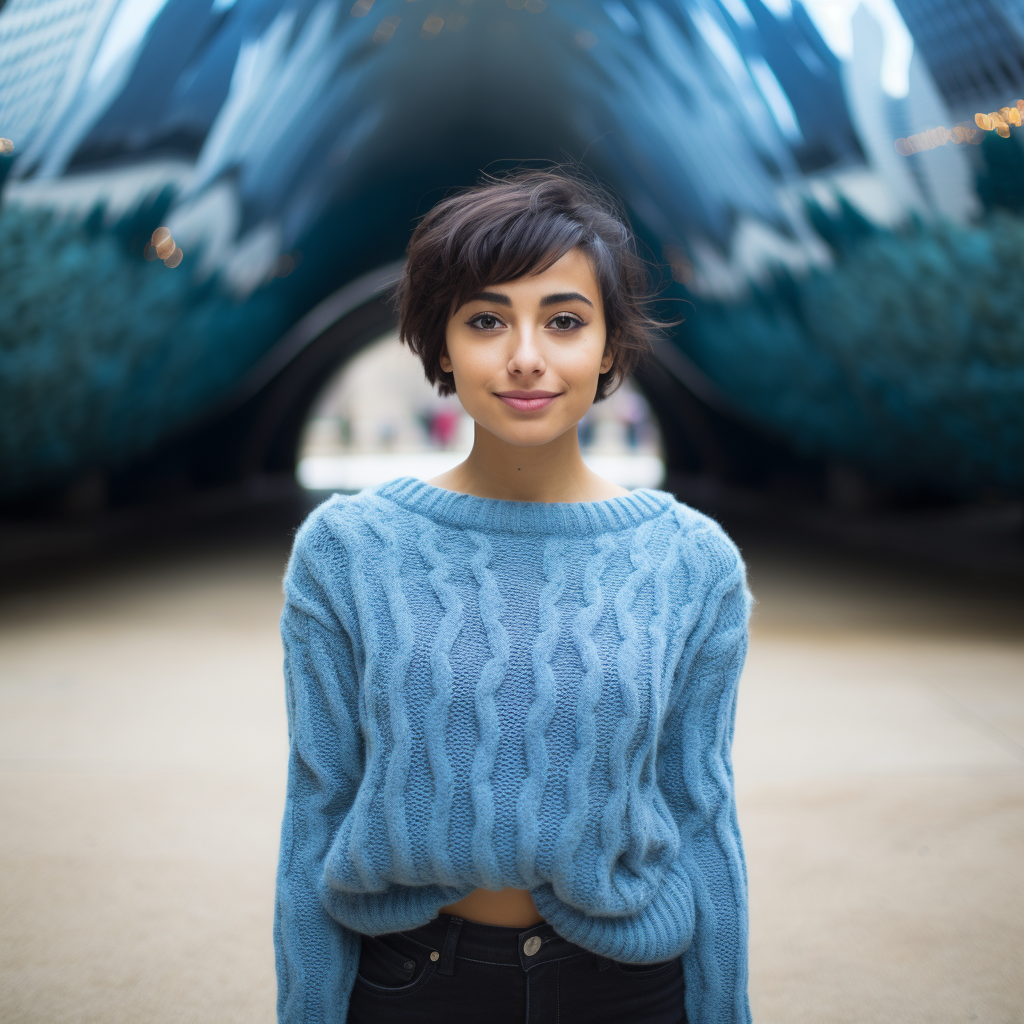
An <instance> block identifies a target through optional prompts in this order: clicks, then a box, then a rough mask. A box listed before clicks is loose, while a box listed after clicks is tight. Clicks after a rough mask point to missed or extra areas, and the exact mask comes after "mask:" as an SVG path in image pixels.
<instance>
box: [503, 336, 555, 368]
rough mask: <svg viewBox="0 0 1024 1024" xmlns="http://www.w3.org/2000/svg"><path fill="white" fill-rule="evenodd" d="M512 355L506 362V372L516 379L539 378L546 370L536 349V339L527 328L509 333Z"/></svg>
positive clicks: (542, 358)
mask: <svg viewBox="0 0 1024 1024" xmlns="http://www.w3.org/2000/svg"><path fill="white" fill-rule="evenodd" d="M510 334H511V339H510V340H511V341H512V354H511V356H510V357H509V361H508V372H509V373H510V374H512V375H513V376H516V377H526V376H537V377H539V376H540V375H541V374H543V373H544V370H545V369H546V367H545V365H544V357H543V356H542V355H541V353H540V349H539V348H538V347H537V339H536V338H535V337H534V333H533V329H532V328H531V327H529V326H524V327H520V328H518V329H517V330H515V331H512V332H510Z"/></svg>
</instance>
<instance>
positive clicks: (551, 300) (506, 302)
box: [468, 292, 594, 309]
mask: <svg viewBox="0 0 1024 1024" xmlns="http://www.w3.org/2000/svg"><path fill="white" fill-rule="evenodd" d="M576 299H578V300H579V301H580V302H585V303H586V304H587V305H588V306H590V308H591V309H593V308H594V304H593V303H592V302H591V301H590V299H588V298H587V297H586V295H581V294H580V293H579V292H559V293H558V294H557V295H545V296H544V298H543V299H541V300H540V304H541V305H542V306H558V305H560V304H561V303H563V302H572V301H573V300H576ZM468 301H469V302H478V301H479V302H493V303H495V304H496V305H498V306H511V305H512V300H511V299H510V298H509V297H508V296H507V295H504V294H502V293H501V292H477V293H476V295H471V296H470V297H469V300H468Z"/></svg>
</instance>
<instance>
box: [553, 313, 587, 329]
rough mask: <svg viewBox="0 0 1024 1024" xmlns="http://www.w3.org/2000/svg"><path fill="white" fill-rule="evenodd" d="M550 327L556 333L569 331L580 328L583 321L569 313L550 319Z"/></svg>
mask: <svg viewBox="0 0 1024 1024" xmlns="http://www.w3.org/2000/svg"><path fill="white" fill-rule="evenodd" d="M551 326H552V327H554V328H555V330H558V331H571V330H572V329H573V328H574V327H582V326H583V321H582V320H581V319H580V318H579V317H578V316H573V315H572V314H571V313H559V314H558V316H556V317H554V318H553V319H552V321H551Z"/></svg>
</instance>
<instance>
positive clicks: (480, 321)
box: [469, 313, 501, 331]
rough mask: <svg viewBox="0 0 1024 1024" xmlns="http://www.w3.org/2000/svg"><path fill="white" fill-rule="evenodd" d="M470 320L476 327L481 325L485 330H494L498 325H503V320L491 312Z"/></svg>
mask: <svg viewBox="0 0 1024 1024" xmlns="http://www.w3.org/2000/svg"><path fill="white" fill-rule="evenodd" d="M469 322H470V323H471V324H472V325H473V326H474V327H479V328H480V329H481V330H484V331H493V330H494V329H495V328H496V327H500V326H501V321H500V320H499V319H498V318H497V317H496V316H492V315H491V314H490V313H481V314H480V315H479V316H475V317H473V319H472V320H470V321H469Z"/></svg>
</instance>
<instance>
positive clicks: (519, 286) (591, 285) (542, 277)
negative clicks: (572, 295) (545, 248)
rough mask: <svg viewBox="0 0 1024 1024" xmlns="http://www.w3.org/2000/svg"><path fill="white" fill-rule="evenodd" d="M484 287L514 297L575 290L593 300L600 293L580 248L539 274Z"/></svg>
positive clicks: (598, 285)
mask: <svg viewBox="0 0 1024 1024" xmlns="http://www.w3.org/2000/svg"><path fill="white" fill-rule="evenodd" d="M487 288H489V289H494V290H501V291H503V292H507V293H508V294H509V296H510V297H513V298H515V297H517V296H520V297H523V298H526V297H528V296H532V295H534V294H536V295H549V294H551V293H552V292H569V291H575V292H580V293H581V294H583V295H586V296H587V297H588V298H589V299H591V300H594V299H596V298H598V297H600V294H601V286H600V283H599V282H598V280H597V273H596V272H595V270H594V265H593V263H592V262H591V260H590V257H589V256H587V254H586V253H585V252H583V250H582V249H580V248H575V249H570V250H569V251H568V252H567V253H564V254H563V255H562V256H560V257H559V258H558V259H557V260H555V262H554V263H552V264H551V266H550V267H548V268H547V269H546V270H543V271H541V272H540V273H530V274H524V275H523V276H522V277H517V278H515V279H514V280H512V281H494V282H490V283H488V284H487Z"/></svg>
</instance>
